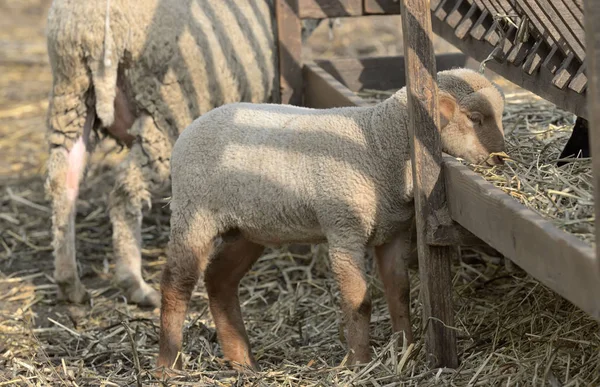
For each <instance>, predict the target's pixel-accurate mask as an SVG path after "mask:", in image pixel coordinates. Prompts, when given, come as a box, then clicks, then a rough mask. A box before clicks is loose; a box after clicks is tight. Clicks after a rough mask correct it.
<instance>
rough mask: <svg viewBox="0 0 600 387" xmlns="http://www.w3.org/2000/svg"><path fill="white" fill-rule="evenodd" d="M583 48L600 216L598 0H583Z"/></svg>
mask: <svg viewBox="0 0 600 387" xmlns="http://www.w3.org/2000/svg"><path fill="white" fill-rule="evenodd" d="M584 10H585V12H584V14H585V15H584V19H585V46H586V47H585V50H586V60H587V78H588V88H587V91H586V93H587V108H588V121H589V124H590V126H589V127H590V130H589V136H590V155H591V156H592V170H593V173H594V206H595V213H596V219H600V206H599V205H598V203H600V109H599V107H600V27H598V26H597V25H596V23H598V20H600V19H599V18H600V1H598V0H585V3H584ZM599 259H600V227H596V262H598V263H600V262H599V261H598V260H599Z"/></svg>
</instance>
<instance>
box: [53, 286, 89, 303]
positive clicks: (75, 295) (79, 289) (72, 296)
mask: <svg viewBox="0 0 600 387" xmlns="http://www.w3.org/2000/svg"><path fill="white" fill-rule="evenodd" d="M57 284H58V299H59V300H60V301H69V302H73V303H75V304H84V303H86V302H88V301H89V300H90V298H91V297H90V293H89V292H88V291H87V290H86V289H85V286H83V285H82V284H81V282H80V281H74V282H58V281H57Z"/></svg>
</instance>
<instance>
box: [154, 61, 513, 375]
mask: <svg viewBox="0 0 600 387" xmlns="http://www.w3.org/2000/svg"><path fill="white" fill-rule="evenodd" d="M438 81H439V88H440V93H439V96H440V97H439V98H440V113H441V117H440V121H441V133H440V134H441V139H442V143H443V149H444V151H445V152H447V153H450V154H452V155H454V156H459V157H463V158H465V159H467V160H468V161H472V162H478V161H482V160H485V159H486V158H487V156H488V155H489V154H490V153H492V152H501V151H503V150H504V133H503V129H502V111H503V109H504V101H503V98H502V95H501V94H500V93H499V92H498V90H497V89H496V88H495V87H494V85H493V84H492V83H491V82H489V81H488V80H487V79H486V78H484V77H483V76H481V75H479V74H478V73H476V72H474V71H470V70H466V69H455V70H451V71H443V72H440V73H438ZM406 101H407V96H406V90H405V89H401V90H399V91H398V92H397V93H395V94H394V95H393V96H392V97H390V98H389V99H387V100H386V101H383V102H381V103H379V104H378V105H376V106H373V107H345V108H336V109H326V110H316V109H308V108H301V107H294V106H289V105H273V104H262V105H260V104H244V103H238V104H230V105H226V106H223V107H220V108H217V109H214V110H212V111H211V112H209V113H207V114H206V115H204V116H202V117H200V118H199V119H197V120H195V121H194V122H193V123H192V124H191V125H190V126H189V127H188V128H186V129H185V130H184V131H183V133H182V134H181V136H180V138H179V139H178V140H177V142H176V143H175V146H174V148H173V153H172V158H171V172H172V182H173V193H172V201H171V210H172V218H171V237H170V241H169V254H168V260H167V264H166V267H165V271H164V275H163V280H162V281H163V282H162V296H163V298H162V305H163V307H162V311H161V340H160V355H159V361H158V364H159V366H166V367H169V366H171V365H172V363H173V361H174V360H175V358H174V354H176V353H177V351H180V350H181V337H182V336H181V330H182V323H183V320H184V318H185V313H186V307H187V304H188V302H189V299H190V295H191V292H192V290H193V287H194V285H195V283H196V279H197V278H199V277H200V276H202V275H203V276H204V282H205V284H206V289H207V293H208V297H209V304H210V310H211V313H212V315H213V317H214V320H215V325H216V329H217V334H218V337H219V341H220V343H221V346H222V348H223V353H224V355H225V357H226V358H227V359H228V360H230V361H232V362H234V363H238V364H242V365H245V366H249V367H253V368H255V367H256V361H255V359H254V358H253V356H252V351H251V349H250V345H249V341H248V337H247V335H246V332H245V329H244V324H243V321H242V317H241V310H240V306H239V301H238V296H237V289H238V285H239V281H240V279H241V278H242V277H243V275H244V274H245V273H246V272H247V271H248V270H249V269H250V267H251V266H252V264H253V263H254V262H255V261H256V260H257V259H258V257H259V256H260V254H261V252H262V250H263V246H265V245H280V244H288V243H320V242H328V244H329V255H330V259H331V267H332V269H333V272H334V276H335V278H336V280H337V283H338V285H339V287H340V296H341V304H342V308H343V311H344V319H345V327H346V340H347V342H348V347H349V349H350V352H351V353H350V358H349V360H350V364H352V363H362V362H367V361H369V359H370V349H369V332H368V329H369V320H370V313H371V299H370V296H369V291H368V286H367V281H366V277H365V264H364V257H365V249H366V248H371V247H374V248H375V257H376V261H377V266H378V268H379V275H380V277H381V280H382V282H383V285H384V289H385V293H386V300H387V303H388V307H389V310H390V315H391V322H392V327H393V330H394V331H395V332H403V334H404V337H405V338H406V340H407V341H408V342H411V341H412V340H413V333H412V328H411V323H410V302H409V289H410V286H409V281H408V274H407V270H406V266H405V262H404V261H405V258H406V257H408V256H409V255H410V253H411V248H410V247H411V243H413V220H414V204H413V186H412V172H411V161H410V155H409V135H408V129H407V122H408V112H407V107H406ZM224 234H228V235H229V237H228V238H221V236H222V235H224ZM232 235H233V237H232ZM176 366H177V367H180V366H181V363H178V364H176Z"/></svg>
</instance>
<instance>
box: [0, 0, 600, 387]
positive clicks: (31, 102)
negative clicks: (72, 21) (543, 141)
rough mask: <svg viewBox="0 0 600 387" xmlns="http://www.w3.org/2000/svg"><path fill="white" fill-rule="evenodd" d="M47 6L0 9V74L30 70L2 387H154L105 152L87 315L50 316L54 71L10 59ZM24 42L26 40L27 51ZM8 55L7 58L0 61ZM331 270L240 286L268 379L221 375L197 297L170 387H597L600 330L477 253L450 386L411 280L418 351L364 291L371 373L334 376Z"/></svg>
mask: <svg viewBox="0 0 600 387" xmlns="http://www.w3.org/2000/svg"><path fill="white" fill-rule="evenodd" d="M48 3H49V2H48V0H43V1H39V0H29V1H24V0H22V1H21V0H19V1H17V0H10V1H4V2H2V1H1V0H0V13H2V14H3V15H4V12H5V11H6V9H7V8H6V7H7V4H8V5H9V6H12V7H17V8H18V7H22V8H23V9H25V10H26V12H22V13H21V14H22V15H23V16H22V18H21V19H19V17H17V16H18V15H19V14H16V13H15V14H14V16H15V17H12V16H11V18H10V21H11V22H13V24H14V25H15V26H18V28H17V27H15V28H16V30H15V31H16V32H15V33H14V34H12V35H11V33H9V32H7V31H6V30H5V29H4V26H3V27H2V28H0V30H1V31H0V50H2V52H0V58H16V59H17V60H20V59H19V58H22V59H23V60H24V61H25V62H27V63H12V62H11V63H6V62H2V61H1V60H0V66H2V68H1V69H0V70H2V73H1V74H2V76H0V154H2V158H1V159H0V386H9V385H10V386H12V385H18V386H59V385H61V386H62V385H70V386H122V385H152V384H155V382H156V381H155V380H154V379H153V378H152V376H151V375H150V374H149V373H148V371H149V370H151V369H152V367H153V366H154V364H155V358H156V355H157V351H158V326H159V325H158V311H157V310H142V309H139V308H137V307H135V306H131V305H127V304H126V303H125V302H124V299H123V295H122V293H121V292H120V290H119V289H118V288H116V287H115V286H113V284H112V282H111V280H112V276H111V273H112V262H113V260H112V248H111V238H110V236H111V235H110V232H111V229H110V225H109V219H108V215H107V211H106V198H107V195H108V191H109V190H110V187H111V183H112V180H113V179H112V175H111V172H110V171H111V166H113V165H114V164H115V163H116V162H118V160H119V159H120V158H121V157H122V156H123V155H122V154H118V153H114V152H113V153H110V150H111V149H112V146H113V145H114V144H112V143H110V142H107V143H106V144H105V147H104V148H103V149H101V150H100V151H99V152H98V153H97V154H96V155H95V156H94V160H95V161H94V162H93V163H92V165H93V167H92V168H91V170H90V171H89V174H88V177H87V179H86V181H85V183H84V185H83V187H82V191H81V199H80V200H79V203H78V214H77V246H78V252H79V254H78V260H79V263H80V266H81V273H82V280H83V282H84V283H85V284H86V286H87V287H88V288H89V289H90V290H91V291H92V295H93V298H92V300H93V302H92V304H90V305H84V306H76V305H70V304H65V303H60V302H57V301H56V286H55V284H54V281H53V279H52V270H53V266H52V256H51V246H50V212H49V203H48V201H47V200H46V199H45V198H44V194H43V175H44V171H43V165H44V161H45V157H46V149H45V145H44V142H43V133H44V132H43V128H44V123H43V121H44V115H45V106H44V102H39V101H42V100H43V98H44V97H43V96H44V95H46V94H47V91H48V86H49V85H48V82H49V69H48V68H47V64H44V62H43V61H40V60H38V59H37V58H38V56H37V55H38V54H37V52H38V51H37V50H38V49H37V48H36V49H35V50H34V49H32V52H31V55H29V54H27V55H29V56H27V55H25V54H20V55H21V56H20V55H19V54H16V53H15V52H13V51H11V50H12V48H11V47H20V48H19V49H21V48H22V47H39V40H40V39H42V38H43V35H40V31H39V29H37V27H39V26H40V25H43V23H41V20H42V19H39V20H38V17H41V16H43V13H41V12H39V9H38V7H47V5H48ZM8 9H9V10H10V7H9V8H8ZM40 14H42V15H41V16H40ZM380 22H381V21H378V24H379V23H380ZM24 26H30V27H29V28H31V26H34V27H35V28H36V31H34V32H31V31H30V32H29V35H28V34H27V32H26V28H25V27H24ZM6 39H13V40H14V42H13V41H8V40H6ZM7 42H8V43H7ZM6 47H9V48H10V50H8V51H10V53H9V54H10V55H6V56H3V52H4V51H6V49H5V48H6ZM31 58H34V60H31ZM40 95H41V96H42V97H40ZM535 109H536V108H535V107H534V108H532V109H531V110H526V111H525V112H524V114H525V115H526V116H534V115H536V114H540V113H531V114H530V113H528V112H530V111H531V112H534V111H538V112H539V111H540V109H537V110H535ZM541 110H542V112H543V109H541ZM531 122H533V120H532V119H531V120H530V123H531ZM507 126H508V125H507ZM578 165H579V164H578ZM161 197H164V196H157V197H156V198H155V201H154V203H153V206H152V209H151V210H150V211H149V212H148V213H147V216H146V217H145V218H144V224H143V239H144V247H145V248H144V250H143V256H144V271H145V277H146V278H147V279H148V280H149V281H150V283H151V284H152V285H153V286H154V287H156V288H158V278H159V275H160V269H161V267H162V264H163V263H164V260H165V253H164V247H165V245H166V242H167V238H168V231H169V230H168V221H169V210H168V208H167V207H165V203H166V201H165V200H163V199H161ZM328 265H329V263H328V261H327V259H326V248H325V246H320V247H315V248H313V251H312V252H311V253H309V254H306V255H294V254H291V253H290V252H289V251H288V250H286V249H285V248H282V249H280V250H272V251H269V252H267V253H266V254H265V255H264V256H263V257H262V258H261V259H260V260H259V262H258V263H257V264H256V265H255V266H254V268H253V269H252V271H251V272H250V273H249V274H248V275H247V276H246V277H245V278H244V280H243V282H242V285H241V288H240V297H241V301H242V304H243V311H244V316H245V321H246V324H247V328H248V332H249V335H250V340H251V342H252V345H253V348H254V352H255V353H256V355H257V358H258V362H259V364H260V365H261V367H262V368H263V371H262V372H260V373H257V374H255V375H241V374H238V373H236V372H233V371H231V370H230V368H228V367H227V366H226V365H225V364H223V363H222V361H221V360H220V349H219V346H218V344H217V342H216V337H215V330H214V325H213V323H212V320H211V318H210V314H209V313H208V312H207V302H206V294H205V292H204V290H203V288H202V287H201V286H200V287H199V288H198V289H197V290H196V292H195V293H194V296H193V299H192V305H191V307H190V313H189V315H188V318H187V320H186V328H185V331H184V332H185V338H184V362H185V372H183V373H182V374H181V376H179V377H177V378H174V379H172V380H171V381H170V382H169V383H168V385H211V386H212V385H247V384H248V385H301V386H329V385H350V384H352V385H373V386H391V385H407V386H417V385H418V386H433V385H454V386H466V385H486V386H488V385H491V386H496V385H497V386H506V385H511V386H512V385H520V386H525V385H546V384H550V385H551V386H558V385H564V386H567V385H568V386H579V385H594V384H599V380H600V369H599V364H600V359H599V356H598V355H599V353H598V345H599V344H600V337H599V335H598V327H597V324H596V322H595V321H593V320H592V319H591V318H589V317H587V316H586V315H585V314H584V313H582V312H581V311H580V310H578V309H577V308H575V307H574V306H572V305H571V304H570V303H568V302H567V301H565V300H563V299H562V298H560V297H559V296H556V295H555V294H554V293H553V292H551V291H549V290H548V289H547V288H545V287H544V286H542V285H540V284H539V283H538V282H537V281H535V280H533V279H532V278H531V277H529V276H527V275H526V274H525V273H523V272H522V271H519V270H517V271H513V272H507V271H506V269H505V268H504V265H503V264H502V260H501V259H500V258H497V257H489V256H486V255H485V254H481V253H478V252H474V251H463V254H462V258H461V260H460V261H457V262H453V273H454V284H455V286H454V292H453V295H452V296H453V300H454V302H455V310H456V324H455V328H456V329H457V333H458V336H459V341H458V345H459V355H460V357H461V360H462V364H461V366H460V367H459V368H458V369H457V370H448V369H429V368H428V367H427V366H426V364H425V361H424V359H425V356H424V348H423V342H422V335H421V329H420V327H421V316H420V310H421V308H420V305H419V302H418V294H419V278H418V276H417V273H415V272H414V271H411V280H412V287H411V295H412V300H413V305H412V311H413V315H414V321H413V324H414V327H415V330H416V337H417V342H416V343H415V345H414V346H413V347H410V348H397V346H396V345H395V344H394V343H395V342H394V341H393V340H391V336H390V324H389V317H388V313H387V310H386V307H385V305H384V301H383V297H382V289H381V284H380V283H379V281H378V280H377V279H376V278H371V277H370V282H371V284H372V289H373V299H374V308H373V318H372V324H371V329H372V345H373V349H374V351H375V354H374V360H373V362H372V363H371V364H369V365H366V366H362V367H354V368H346V367H339V366H338V365H339V364H340V362H342V361H343V357H344V345H343V343H342V340H341V338H340V335H339V327H338V321H339V320H338V317H339V315H338V313H339V312H338V308H337V299H338V292H337V288H336V286H335V284H334V281H333V279H332V276H331V271H330V269H329V266H328Z"/></svg>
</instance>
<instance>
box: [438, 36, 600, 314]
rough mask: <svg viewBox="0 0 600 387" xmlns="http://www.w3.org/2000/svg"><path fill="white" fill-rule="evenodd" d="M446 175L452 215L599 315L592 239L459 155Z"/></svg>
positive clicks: (599, 277)
mask: <svg viewBox="0 0 600 387" xmlns="http://www.w3.org/2000/svg"><path fill="white" fill-rule="evenodd" d="M599 41H600V40H599ZM444 177H445V179H446V189H447V195H448V203H449V207H450V215H451V216H452V219H454V220H456V221H457V222H459V223H460V224H461V225H462V226H464V227H465V228H466V229H467V230H469V231H471V232H472V233H473V234H475V235H476V236H477V237H479V238H481V239H482V240H483V241H484V242H486V243H487V244H489V245H490V246H492V247H493V248H494V249H496V250H498V251H499V252H500V253H502V254H503V255H504V256H506V257H507V258H510V259H511V260H513V261H514V262H515V263H516V264H518V265H519V266H520V267H521V268H522V269H523V270H525V271H526V272H527V273H529V274H530V275H531V276H533V277H534V278H536V279H537V280H539V281H540V282H541V283H543V284H544V285H546V286H548V287H549V288H550V289H552V290H553V291H555V292H556V293H558V294H560V295H561V296H563V297H564V298H566V299H567V300H569V301H570V302H572V303H573V304H575V305H576V306H578V307H580V308H581V309H582V310H583V311H585V312H587V313H588V314H590V315H591V316H592V317H594V318H596V319H598V320H600V297H598V295H599V294H600V269H599V267H598V261H597V260H596V258H595V255H594V249H593V248H592V247H591V246H590V245H589V244H587V243H584V242H583V241H581V240H579V239H577V237H575V236H574V235H571V234H569V233H567V232H564V231H562V230H559V229H558V228H557V227H556V226H554V225H553V224H552V223H550V222H549V221H548V220H546V219H544V218H542V217H541V216H540V215H538V214H536V213H535V212H533V211H532V210H529V209H528V208H525V207H524V206H523V205H522V204H520V203H519V202H517V201H516V200H514V199H513V198H511V197H510V196H508V195H507V194H506V193H504V192H502V191H501V190H499V189H498V188H496V187H494V186H493V185H492V184H490V183H489V182H487V181H486V180H484V179H483V177H481V175H479V174H477V173H476V172H473V171H472V170H470V169H469V168H467V167H466V166H464V165H463V164H461V163H460V162H459V161H457V160H456V159H455V158H454V157H451V156H445V157H444Z"/></svg>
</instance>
